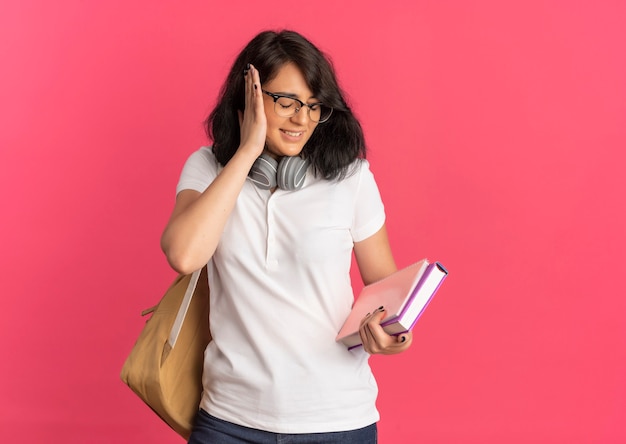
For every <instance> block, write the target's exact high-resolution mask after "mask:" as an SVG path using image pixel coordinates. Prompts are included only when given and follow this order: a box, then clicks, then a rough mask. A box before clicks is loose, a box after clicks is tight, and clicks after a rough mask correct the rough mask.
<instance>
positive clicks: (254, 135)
mask: <svg viewBox="0 0 626 444" xmlns="http://www.w3.org/2000/svg"><path fill="white" fill-rule="evenodd" d="M243 77H244V87H245V89H244V99H245V103H244V110H243V111H242V112H239V115H238V117H239V128H240V146H241V147H245V149H251V150H253V151H254V154H255V155H259V154H261V152H262V150H263V147H264V146H265V135H266V119H265V110H264V106H263V96H262V92H261V78H260V76H259V71H258V70H257V69H256V68H255V67H254V65H251V64H248V65H246V68H245V69H244V71H243Z"/></svg>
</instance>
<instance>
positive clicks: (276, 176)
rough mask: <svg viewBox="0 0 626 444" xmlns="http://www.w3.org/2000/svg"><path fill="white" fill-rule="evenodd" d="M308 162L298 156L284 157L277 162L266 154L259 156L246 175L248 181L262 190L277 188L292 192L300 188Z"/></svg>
mask: <svg viewBox="0 0 626 444" xmlns="http://www.w3.org/2000/svg"><path fill="white" fill-rule="evenodd" d="M308 166H309V162H308V161H307V160H305V159H303V158H301V157H299V156H294V157H288V156H285V157H283V158H281V159H280V162H277V161H276V159H274V158H273V157H271V156H269V155H268V154H261V156H259V157H258V158H257V160H255V161H254V164H252V168H251V169H250V172H249V173H248V177H249V178H250V180H251V181H252V182H253V183H254V184H255V185H256V186H257V187H259V188H260V189H262V190H271V189H272V188H275V187H277V186H278V188H281V189H283V190H287V191H292V190H298V189H300V188H302V185H304V178H305V176H306V170H307V167H308Z"/></svg>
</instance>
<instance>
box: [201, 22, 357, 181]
mask: <svg viewBox="0 0 626 444" xmlns="http://www.w3.org/2000/svg"><path fill="white" fill-rule="evenodd" d="M248 63H251V64H252V65H254V66H255V68H256V69H257V70H258V71H259V74H260V76H261V82H268V81H270V80H272V79H273V78H274V77H275V76H276V75H277V74H278V71H279V70H280V68H281V67H283V66H284V65H285V64H287V63H294V64H295V65H296V66H298V68H299V69H300V70H301V71H302V74H303V76H304V79H305V81H306V83H307V85H308V87H309V89H310V90H311V91H312V92H313V95H314V96H315V98H316V99H318V100H319V101H320V102H322V103H324V104H325V105H327V106H330V107H332V108H333V114H332V115H331V116H330V119H329V120H328V121H326V122H324V123H321V124H319V125H317V127H316V128H315V131H313V134H312V135H311V138H310V139H309V140H308V141H307V143H306V145H305V146H304V148H303V149H302V154H301V156H302V157H304V158H306V159H308V160H309V161H310V162H311V164H312V165H313V168H314V171H315V174H316V175H320V176H321V177H323V178H325V179H341V178H343V177H345V176H346V175H347V174H348V173H349V167H350V165H351V164H352V163H353V162H354V161H355V160H356V159H358V158H365V154H366V148H365V139H364V136H363V131H362V129H361V125H360V124H359V122H358V120H357V119H356V118H355V117H354V115H353V114H352V111H351V110H350V107H349V106H348V104H347V103H346V100H345V99H344V96H343V93H342V91H341V89H340V88H339V85H338V83H337V79H336V76H335V71H334V69H333V67H332V63H331V62H330V60H329V59H328V57H327V56H326V55H324V54H323V53H322V52H321V51H320V50H319V49H318V48H317V47H315V45H313V44H312V43H311V42H309V41H308V40H307V39H306V38H304V37H303V36H301V35H300V34H298V33H297V32H294V31H280V32H274V31H264V32H261V33H260V34H258V35H257V36H256V37H254V38H253V39H252V40H251V41H250V43H248V44H247V45H246V47H245V48H244V49H243V50H242V51H241V53H240V54H239V55H238V56H237V58H236V60H235V62H234V63H233V66H232V68H231V70H230V72H229V74H228V77H227V78H226V82H225V83H224V85H223V86H222V89H221V90H220V95H219V98H218V103H217V106H216V107H215V109H214V110H213V111H212V112H211V114H210V115H209V117H208V118H207V120H206V122H205V129H206V132H207V135H208V136H209V138H210V139H212V140H213V152H214V153H215V156H216V157H217V160H218V161H219V162H220V163H221V164H222V165H226V163H227V162H228V161H229V160H230V159H231V158H232V157H233V155H234V154H235V152H236V151H237V148H238V147H239V143H240V133H239V117H238V114H237V111H238V110H243V109H244V107H245V100H244V77H243V70H244V69H245V67H246V64H248Z"/></svg>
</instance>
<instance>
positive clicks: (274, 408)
mask: <svg viewBox="0 0 626 444" xmlns="http://www.w3.org/2000/svg"><path fill="white" fill-rule="evenodd" d="M207 131H208V135H209V137H210V138H211V139H212V140H213V145H212V147H210V148H208V147H204V148H201V149H200V150H198V151H196V152H195V153H193V154H192V155H191V156H190V157H189V159H188V160H187V162H186V164H185V166H184V168H183V172H182V174H181V178H180V181H179V184H178V187H177V197H176V204H175V207H174V210H173V213H172V216H171V219H170V221H169V222H168V224H167V227H166V228H165V231H164V233H163V237H162V247H163V250H164V252H165V254H166V256H167V259H168V261H169V263H170V264H171V266H172V267H173V268H174V269H175V270H176V271H178V272H179V273H191V272H193V271H194V270H196V269H199V268H201V267H202V266H204V265H205V264H207V263H208V275H209V287H210V289H211V314H210V316H211V320H210V321H211V333H212V336H213V340H212V342H211V343H210V344H209V346H208V347H207V350H206V353H205V366H204V374H203V385H204V393H203V396H202V401H201V405H200V411H199V413H198V417H197V422H196V425H195V428H194V431H193V433H192V436H191V438H190V441H189V442H190V443H243V442H246V443H257V442H259V443H261V442H278V441H277V440H279V439H286V438H287V436H285V435H288V440H287V441H280V442H302V443H304V442H307V443H318V442H320V443H322V442H323V443H327V442H341V443H344V444H345V443H350V442H355V443H357V442H358V443H359V444H363V443H374V442H376V439H377V438H376V421H377V420H378V419H379V414H378V412H377V410H376V406H375V401H376V396H377V385H376V382H375V380H374V377H373V375H372V373H371V370H370V367H369V365H368V358H369V355H370V354H372V353H383V354H394V353H399V352H402V351H404V350H406V349H407V348H408V347H409V346H410V344H411V334H410V333H407V334H404V335H402V336H400V337H395V336H389V335H387V334H386V333H385V332H384V331H383V330H382V328H381V327H380V321H381V320H382V318H383V317H384V308H379V307H372V314H371V315H369V316H367V317H366V318H365V319H364V320H363V322H362V324H361V329H360V334H361V337H362V340H363V343H364V346H363V347H361V348H358V349H354V350H351V351H349V350H347V349H346V347H345V346H344V345H342V344H341V343H337V342H335V337H336V335H337V332H338V331H339V329H340V328H341V326H342V324H343V322H344V320H345V319H346V317H347V315H348V313H349V311H350V308H351V305H352V302H353V292H352V288H351V284H350V274H349V272H350V263H351V257H352V253H353V252H354V254H355V257H356V262H357V264H358V268H359V271H360V274H361V276H362V279H363V282H364V283H365V284H369V283H372V282H374V281H377V280H379V279H382V278H384V277H385V276H387V275H389V274H390V273H392V272H394V271H395V270H396V265H395V263H394V259H393V256H392V253H391V249H390V247H389V241H388V238H387V233H386V230H385V225H384V223H385V213H384V208H383V204H382V202H381V199H380V194H379V192H378V188H377V186H376V183H375V181H374V177H373V175H372V173H371V172H370V170H369V165H368V163H367V161H366V160H365V142H364V139H363V133H362V131H361V126H360V124H359V123H358V121H357V120H356V119H355V117H354V115H353V114H352V112H351V110H350V108H349V107H348V105H347V104H346V102H345V100H344V98H343V96H342V93H341V90H340V88H339V86H338V84H337V81H336V78H335V74H334V71H333V69H332V66H331V64H330V63H329V61H328V60H327V59H326V57H325V56H324V55H323V54H322V53H321V52H320V51H319V50H318V49H317V48H316V47H315V46H314V45H313V44H312V43H311V42H309V41H308V40H306V39H305V38H304V37H302V36H301V35H299V34H297V33H295V32H292V31H282V32H278V33H277V32H271V31H267V32H262V33H261V34H259V35H257V36H256V37H255V38H254V39H253V40H252V41H250V43H249V44H248V45H247V46H246V47H245V48H244V49H243V51H242V52H241V54H239V56H238V57H237V59H236V60H235V63H234V64H233V67H232V69H231V71H230V73H229V75H228V78H227V80H226V83H225V84H224V86H223V87H222V90H221V93H220V97H219V102H218V104H217V106H216V108H215V109H214V110H213V112H212V113H211V115H210V116H209V118H208V119H207Z"/></svg>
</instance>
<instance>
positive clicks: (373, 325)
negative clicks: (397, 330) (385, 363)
mask: <svg viewBox="0 0 626 444" xmlns="http://www.w3.org/2000/svg"><path fill="white" fill-rule="evenodd" d="M384 317H385V311H384V308H382V307H381V308H378V309H377V310H375V311H374V312H373V313H372V314H371V315H367V316H366V317H365V318H363V320H362V321H361V326H360V328H359V334H360V336H361V341H362V342H363V348H364V349H365V351H367V352H368V353H370V354H385V355H391V354H396V353H401V352H403V351H405V350H406V349H408V348H409V347H410V346H411V343H412V342H413V335H412V333H410V332H407V333H402V334H400V335H398V336H393V335H389V334H388V333H386V332H385V331H384V330H383V328H382V327H381V325H380V323H381V321H382V320H383V319H384Z"/></svg>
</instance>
